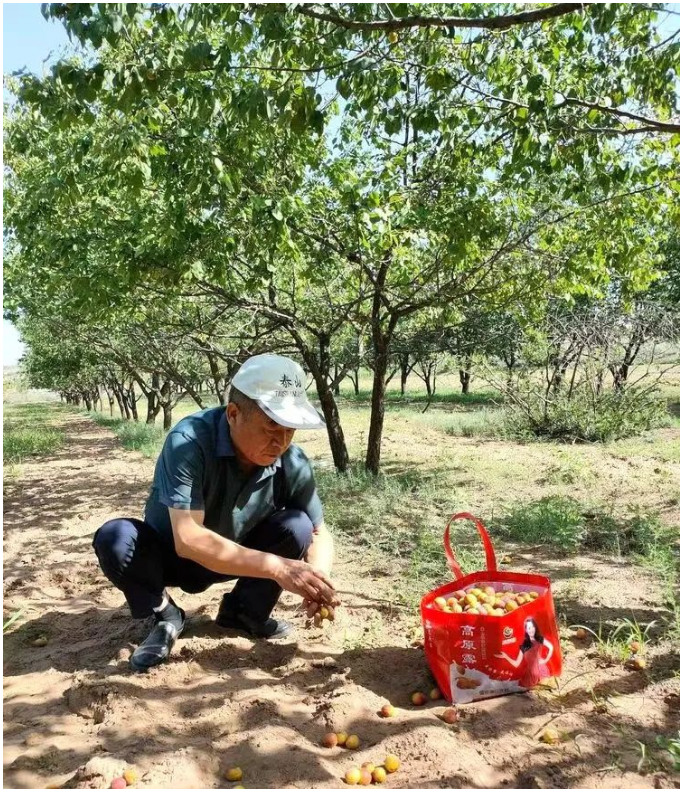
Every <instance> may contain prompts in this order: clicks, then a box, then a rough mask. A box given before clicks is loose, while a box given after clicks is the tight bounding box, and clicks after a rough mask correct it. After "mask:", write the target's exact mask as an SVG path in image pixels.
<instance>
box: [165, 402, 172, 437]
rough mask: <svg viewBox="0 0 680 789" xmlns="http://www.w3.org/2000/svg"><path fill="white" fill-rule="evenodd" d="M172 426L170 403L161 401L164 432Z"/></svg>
mask: <svg viewBox="0 0 680 789" xmlns="http://www.w3.org/2000/svg"><path fill="white" fill-rule="evenodd" d="M171 427H172V403H163V430H165V431H166V432H167V431H168V430H170V428H171Z"/></svg>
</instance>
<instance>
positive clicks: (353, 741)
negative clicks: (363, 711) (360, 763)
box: [345, 734, 359, 751]
mask: <svg viewBox="0 0 680 789" xmlns="http://www.w3.org/2000/svg"><path fill="white" fill-rule="evenodd" d="M345 747H346V748H349V749H350V751H355V750H356V749H357V748H358V747H359V738H358V737H357V736H356V734H350V735H349V737H348V738H347V742H346V743H345Z"/></svg>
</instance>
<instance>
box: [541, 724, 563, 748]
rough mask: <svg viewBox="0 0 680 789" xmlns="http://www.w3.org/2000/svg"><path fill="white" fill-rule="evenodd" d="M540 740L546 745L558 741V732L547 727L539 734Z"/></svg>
mask: <svg viewBox="0 0 680 789" xmlns="http://www.w3.org/2000/svg"><path fill="white" fill-rule="evenodd" d="M541 740H542V741H543V742H545V743H547V744H548V745H555V743H558V742H559V741H560V733H559V732H558V731H557V729H551V728H548V729H546V730H545V731H544V732H543V734H541Z"/></svg>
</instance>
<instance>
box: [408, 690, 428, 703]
mask: <svg viewBox="0 0 680 789" xmlns="http://www.w3.org/2000/svg"><path fill="white" fill-rule="evenodd" d="M411 703H412V704H414V705H415V706H416V707H422V706H423V704H426V703H427V696H426V695H425V694H424V693H421V692H420V691H416V692H415V693H414V694H413V695H412V696H411Z"/></svg>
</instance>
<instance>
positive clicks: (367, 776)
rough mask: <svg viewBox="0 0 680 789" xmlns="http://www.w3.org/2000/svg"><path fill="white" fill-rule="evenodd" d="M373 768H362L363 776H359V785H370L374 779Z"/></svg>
mask: <svg viewBox="0 0 680 789" xmlns="http://www.w3.org/2000/svg"><path fill="white" fill-rule="evenodd" d="M372 772H373V771H372V770H367V769H366V768H365V767H364V768H362V770H361V778H359V786H370V785H371V780H372V779H373V776H372V774H371V773H372Z"/></svg>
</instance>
